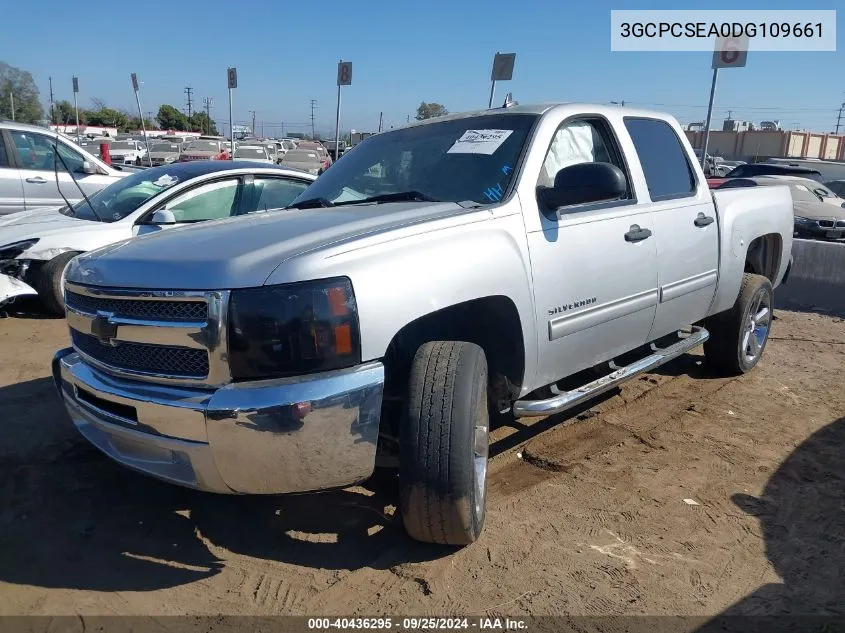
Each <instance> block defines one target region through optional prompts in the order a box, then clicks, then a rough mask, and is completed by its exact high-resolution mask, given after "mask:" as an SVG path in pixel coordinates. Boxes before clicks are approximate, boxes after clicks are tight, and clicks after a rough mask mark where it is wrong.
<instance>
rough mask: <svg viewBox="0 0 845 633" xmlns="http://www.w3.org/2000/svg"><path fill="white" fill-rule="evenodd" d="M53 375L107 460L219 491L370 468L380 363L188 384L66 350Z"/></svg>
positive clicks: (315, 482)
mask: <svg viewBox="0 0 845 633" xmlns="http://www.w3.org/2000/svg"><path fill="white" fill-rule="evenodd" d="M53 378H54V380H55V382H56V387H57V389H58V391H59V395H60V396H61V398H62V400H63V401H64V404H65V407H66V408H67V410H68V413H69V414H70V417H71V419H72V420H73V422H74V424H75V425H76V428H77V429H79V432H80V433H82V435H83V436H84V437H85V438H86V439H87V440H88V441H89V442H91V443H92V444H93V445H94V446H96V447H97V448H99V449H100V450H101V451H103V452H104V453H105V454H106V455H108V456H109V457H111V458H112V459H114V460H115V461H117V462H119V463H121V464H123V465H124V466H127V467H128V468H132V469H134V470H138V471H140V472H143V473H145V474H148V475H152V476H153V477H158V478H159V479H164V480H166V481H169V482H172V483H175V484H179V485H182V486H187V487H189V488H196V489H199V490H206V491H210V492H218V493H228V494H279V493H290V492H307V491H312V490H323V489H326V488H337V487H342V486H348V485H351V484H354V483H358V482H360V481H363V480H364V479H366V478H367V477H369V476H370V475H371V474H372V472H373V468H374V465H375V455H376V444H377V441H378V428H379V417H380V412H381V400H382V390H383V386H384V366H383V365H382V364H381V363H378V362H373V363H367V364H365V365H361V366H358V367H355V368H352V369H347V370H339V371H332V372H325V373H322V374H313V375H309V376H301V377H296V378H285V379H278V380H266V381H259V382H250V383H233V384H229V385H226V386H225V387H221V388H220V389H216V390H204V389H190V388H184V387H173V386H169V385H158V384H150V383H144V382H140V381H135V380H127V379H124V378H116V377H114V376H111V375H109V374H106V373H103V372H101V371H99V370H97V369H94V368H93V367H91V366H90V365H88V364H86V363H85V362H84V361H83V360H82V359H81V358H80V356H79V355H78V354H77V353H76V352H74V351H73V349H72V348H68V349H63V350H61V351H59V352H58V353H56V355H55V357H54V358H53Z"/></svg>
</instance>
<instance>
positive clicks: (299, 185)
mask: <svg viewBox="0 0 845 633" xmlns="http://www.w3.org/2000/svg"><path fill="white" fill-rule="evenodd" d="M308 184H309V183H306V182H302V181H300V180H290V179H287V178H256V179H255V181H254V182H253V185H252V186H253V189H254V195H253V198H252V199H253V200H254V202H252V203H251V204H250V205H249V206H250V208H248V209H245V212H246V213H252V212H254V211H266V210H269V209H281V208H282V207H286V206H288V205H289V204H290V203H291V202H293V200H294V198H296V197H297V196H298V195H299V194H301V193H302V192H303V191H305V189H306V188H307V187H308Z"/></svg>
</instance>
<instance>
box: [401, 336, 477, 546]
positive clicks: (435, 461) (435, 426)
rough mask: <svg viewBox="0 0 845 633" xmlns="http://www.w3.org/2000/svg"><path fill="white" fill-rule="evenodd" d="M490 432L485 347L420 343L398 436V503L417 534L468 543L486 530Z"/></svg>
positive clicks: (425, 539)
mask: <svg viewBox="0 0 845 633" xmlns="http://www.w3.org/2000/svg"><path fill="white" fill-rule="evenodd" d="M489 429H490V419H489V414H488V409H487V359H486V358H485V356H484V351H483V350H482V349H481V348H480V347H479V346H478V345H475V344H473V343H466V342H460V341H434V342H431V343H426V344H425V345H423V346H422V347H420V348H419V349H418V350H417V353H416V355H415V356H414V361H413V363H412V365H411V372H410V377H409V386H408V398H407V404H406V411H405V416H404V420H403V423H402V428H401V429H400V433H399V436H400V438H399V489H400V494H399V497H400V507H401V511H402V520H403V522H404V524H405V530H406V531H407V532H408V534H409V535H410V536H411V538H413V539H415V540H417V541H423V542H426V543H440V544H443V545H468V544H470V543H472V542H473V541H475V540H476V539H477V538H478V536H479V535H480V534H481V529H482V527H483V526H484V515H485V509H486V501H487V494H486V492H487V445H488V434H489ZM476 436H478V442H477V441H476ZM478 453H481V455H480V456H479V461H478V465H479V468H482V469H483V472H481V473H480V474H477V470H476V456H477V454H478Z"/></svg>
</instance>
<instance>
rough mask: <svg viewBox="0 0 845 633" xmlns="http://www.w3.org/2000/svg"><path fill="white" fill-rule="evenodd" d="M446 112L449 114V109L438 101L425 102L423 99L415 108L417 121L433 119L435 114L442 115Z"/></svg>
mask: <svg viewBox="0 0 845 633" xmlns="http://www.w3.org/2000/svg"><path fill="white" fill-rule="evenodd" d="M446 114H449V111H448V110H447V109H446V107H445V106H443V105H441V104H439V103H426V102H425V101H423V102H422V103H421V104H420V107H419V108H417V121H423V120H424V119H433V118H434V117H436V116H444V115H446Z"/></svg>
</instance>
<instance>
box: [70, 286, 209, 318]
mask: <svg viewBox="0 0 845 633" xmlns="http://www.w3.org/2000/svg"><path fill="white" fill-rule="evenodd" d="M66 295H67V296H66V297H65V302H66V304H67V306H68V307H70V308H75V309H76V310H78V311H79V312H86V313H88V314H96V313H97V312H98V311H102V312H111V313H113V314H115V315H116V316H122V317H129V318H136V319H150V320H154V321H206V320H207V319H208V304H207V303H206V302H205V301H148V300H144V299H116V298H114V297H93V296H90V295H82V294H78V293H76V292H72V291H70V290H68V291H67V293H66Z"/></svg>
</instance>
